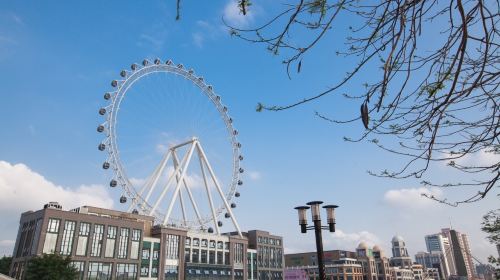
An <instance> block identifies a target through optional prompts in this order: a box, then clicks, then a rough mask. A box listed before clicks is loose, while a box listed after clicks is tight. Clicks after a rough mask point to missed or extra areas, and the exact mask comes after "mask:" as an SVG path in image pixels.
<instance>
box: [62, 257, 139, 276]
mask: <svg viewBox="0 0 500 280" xmlns="http://www.w3.org/2000/svg"><path fill="white" fill-rule="evenodd" d="M71 264H72V265H73V266H74V267H75V268H76V269H77V270H78V273H79V276H78V279H80V280H81V279H83V278H84V275H85V262H76V261H74V262H71ZM112 271H113V264H112V263H102V262H89V264H88V268H87V279H88V280H111V279H117V280H132V279H134V280H135V279H137V264H129V263H119V264H116V272H115V275H116V276H115V278H113V277H112Z"/></svg>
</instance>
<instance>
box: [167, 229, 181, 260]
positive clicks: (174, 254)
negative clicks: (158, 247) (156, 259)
mask: <svg viewBox="0 0 500 280" xmlns="http://www.w3.org/2000/svg"><path fill="white" fill-rule="evenodd" d="M166 245H167V254H166V259H170V260H176V259H178V258H179V236H178V235H173V234H167V244H166Z"/></svg>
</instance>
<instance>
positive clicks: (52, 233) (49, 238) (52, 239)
mask: <svg viewBox="0 0 500 280" xmlns="http://www.w3.org/2000/svg"><path fill="white" fill-rule="evenodd" d="M59 222H60V220H59V219H49V223H48V224H47V234H46V235H45V243H44V244H43V251H42V252H43V253H44V254H51V253H55V251H56V243H57V235H58V233H59ZM26 227H27V225H26Z"/></svg>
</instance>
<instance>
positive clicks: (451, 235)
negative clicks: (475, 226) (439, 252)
mask: <svg viewBox="0 0 500 280" xmlns="http://www.w3.org/2000/svg"><path fill="white" fill-rule="evenodd" d="M441 234H442V235H443V236H444V237H446V238H447V239H448V240H449V242H450V252H451V255H452V256H453V264H454V268H455V271H454V272H455V273H454V274H453V275H454V276H458V277H466V278H467V279H469V280H470V279H474V277H475V275H476V271H475V267H474V263H473V258H472V253H471V250H470V246H469V239H468V237H467V235H466V234H462V233H460V232H458V231H456V230H453V229H449V228H444V229H441Z"/></svg>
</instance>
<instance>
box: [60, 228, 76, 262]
mask: <svg viewBox="0 0 500 280" xmlns="http://www.w3.org/2000/svg"><path fill="white" fill-rule="evenodd" d="M75 227H76V222H73V221H65V222H64V232H63V237H62V238H63V239H62V242H61V255H64V256H69V255H71V250H72V247H73V238H74V236H75Z"/></svg>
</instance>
